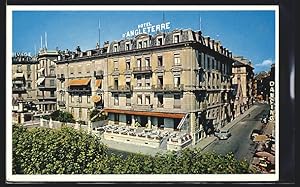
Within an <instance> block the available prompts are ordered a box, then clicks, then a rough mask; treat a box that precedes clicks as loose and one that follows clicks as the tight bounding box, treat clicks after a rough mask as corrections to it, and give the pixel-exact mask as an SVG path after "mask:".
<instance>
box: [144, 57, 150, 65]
mask: <svg viewBox="0 0 300 187" xmlns="http://www.w3.org/2000/svg"><path fill="white" fill-rule="evenodd" d="M145 66H146V67H150V58H149V57H147V58H145Z"/></svg>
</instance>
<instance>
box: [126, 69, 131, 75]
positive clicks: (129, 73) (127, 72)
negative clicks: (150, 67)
mask: <svg viewBox="0 0 300 187" xmlns="http://www.w3.org/2000/svg"><path fill="white" fill-rule="evenodd" d="M124 74H125V75H131V74H132V70H131V69H126V70H125V72H124Z"/></svg>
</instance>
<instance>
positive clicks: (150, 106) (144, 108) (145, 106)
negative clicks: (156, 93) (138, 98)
mask: <svg viewBox="0 0 300 187" xmlns="http://www.w3.org/2000/svg"><path fill="white" fill-rule="evenodd" d="M131 108H132V110H138V111H152V110H153V104H132V106H131Z"/></svg>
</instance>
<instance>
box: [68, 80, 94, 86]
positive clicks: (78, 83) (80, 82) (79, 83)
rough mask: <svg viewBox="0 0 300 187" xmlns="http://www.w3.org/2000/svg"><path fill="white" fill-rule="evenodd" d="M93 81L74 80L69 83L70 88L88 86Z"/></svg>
mask: <svg viewBox="0 0 300 187" xmlns="http://www.w3.org/2000/svg"><path fill="white" fill-rule="evenodd" d="M90 80H91V79H73V80H70V81H69V86H86V85H88V84H89V83H90Z"/></svg>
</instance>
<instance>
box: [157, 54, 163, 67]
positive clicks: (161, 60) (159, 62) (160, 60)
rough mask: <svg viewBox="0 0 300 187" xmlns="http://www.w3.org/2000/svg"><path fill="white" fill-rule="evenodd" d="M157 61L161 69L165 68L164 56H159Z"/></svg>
mask: <svg viewBox="0 0 300 187" xmlns="http://www.w3.org/2000/svg"><path fill="white" fill-rule="evenodd" d="M157 61H158V63H157V65H158V66H159V67H161V66H163V57H162V56H158V58H157Z"/></svg>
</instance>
